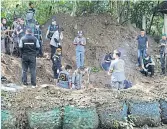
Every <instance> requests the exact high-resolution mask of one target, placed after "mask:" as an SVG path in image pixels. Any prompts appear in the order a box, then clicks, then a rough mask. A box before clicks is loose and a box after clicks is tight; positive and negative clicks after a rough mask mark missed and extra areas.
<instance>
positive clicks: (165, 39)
mask: <svg viewBox="0 0 167 129" xmlns="http://www.w3.org/2000/svg"><path fill="white" fill-rule="evenodd" d="M166 45H167V36H166V34H163V35H162V39H161V40H160V46H159V48H160V50H159V52H160V61H161V69H162V72H161V75H162V74H165V73H166V72H167V71H165V68H166V67H167V66H165V64H167V62H165V58H166V53H167V48H166ZM166 69H167V68H166Z"/></svg>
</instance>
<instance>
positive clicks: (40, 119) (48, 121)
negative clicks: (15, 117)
mask: <svg viewBox="0 0 167 129" xmlns="http://www.w3.org/2000/svg"><path fill="white" fill-rule="evenodd" d="M28 121H29V126H30V127H31V128H39V129H60V127H61V112H60V109H59V108H55V109H54V110H51V111H46V112H44V111H40V112H28Z"/></svg>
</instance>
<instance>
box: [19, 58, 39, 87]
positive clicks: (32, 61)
mask: <svg viewBox="0 0 167 129" xmlns="http://www.w3.org/2000/svg"><path fill="white" fill-rule="evenodd" d="M28 68H29V69H30V73H31V85H33V86H35V85H36V56H31V55H22V82H23V83H27V71H28Z"/></svg>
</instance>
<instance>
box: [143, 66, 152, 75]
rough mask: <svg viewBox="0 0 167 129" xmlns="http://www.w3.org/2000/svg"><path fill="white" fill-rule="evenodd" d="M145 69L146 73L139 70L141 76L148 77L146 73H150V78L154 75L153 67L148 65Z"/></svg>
mask: <svg viewBox="0 0 167 129" xmlns="http://www.w3.org/2000/svg"><path fill="white" fill-rule="evenodd" d="M146 69H147V72H146V71H144V70H141V71H140V72H141V73H142V74H145V76H148V72H150V73H151V74H150V76H153V75H154V65H149V66H148V67H147V68H146Z"/></svg>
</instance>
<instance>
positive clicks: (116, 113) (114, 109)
mask: <svg viewBox="0 0 167 129" xmlns="http://www.w3.org/2000/svg"><path fill="white" fill-rule="evenodd" d="M127 111H128V106H127V105H126V104H125V103H121V102H120V103H113V104H110V105H104V106H102V107H99V108H98V114H99V117H100V127H103V129H108V128H110V129H111V128H112V129H118V128H121V127H123V125H122V123H123V122H126V120H127Z"/></svg>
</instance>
